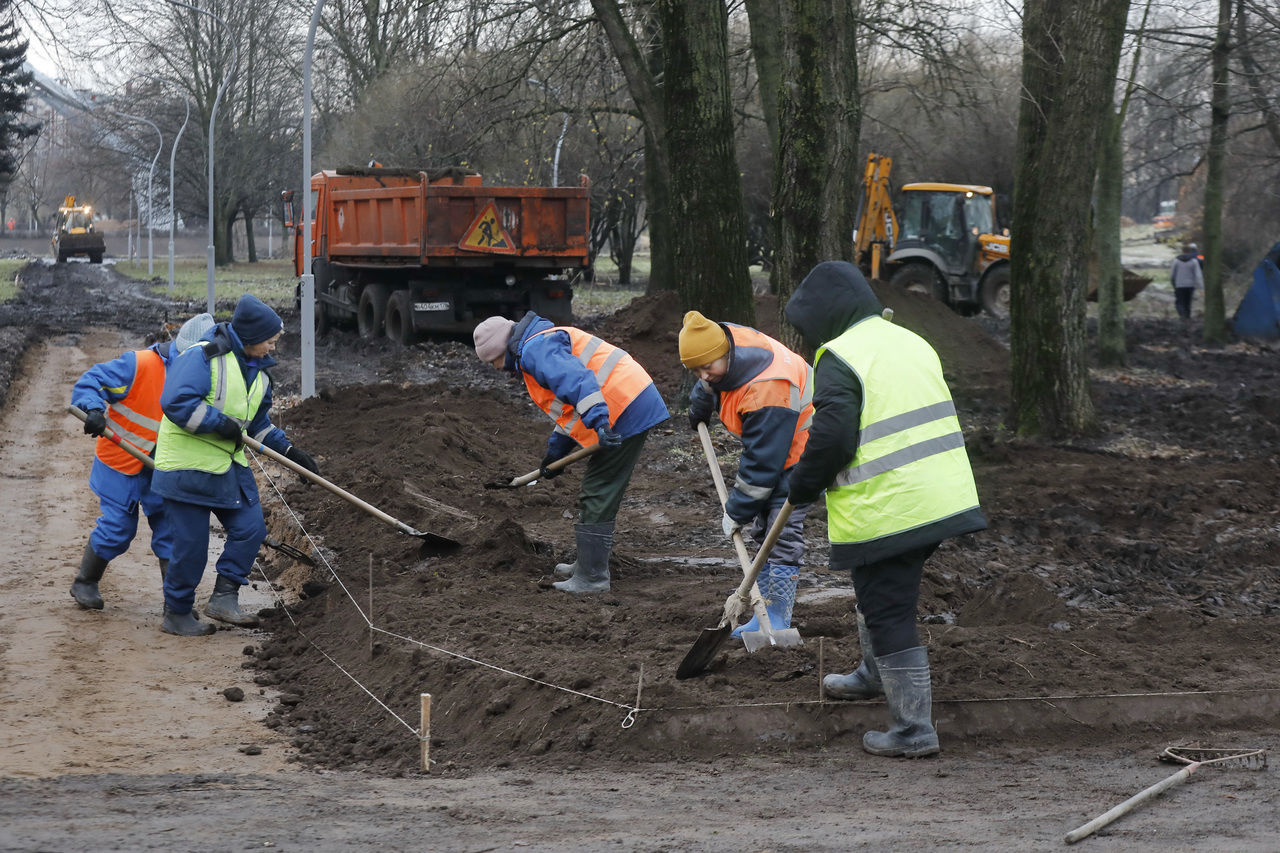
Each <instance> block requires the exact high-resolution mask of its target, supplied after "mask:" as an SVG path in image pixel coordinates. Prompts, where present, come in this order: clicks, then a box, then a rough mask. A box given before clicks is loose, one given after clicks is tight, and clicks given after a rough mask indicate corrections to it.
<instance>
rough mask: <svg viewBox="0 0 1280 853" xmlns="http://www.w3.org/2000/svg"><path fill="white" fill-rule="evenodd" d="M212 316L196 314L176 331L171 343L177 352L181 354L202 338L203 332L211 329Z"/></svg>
mask: <svg viewBox="0 0 1280 853" xmlns="http://www.w3.org/2000/svg"><path fill="white" fill-rule="evenodd" d="M213 325H214V323H213V315H211V314H197V315H196V316H194V317H192V318H191V319H190V320H188V321H187V322H185V323H183V324H182V328H181V329H179V330H178V334H177V335H176V336H175V337H174V339H173V342H174V344H176V345H177V347H178V352H179V353H183V352H186V351H187V350H188V349H190V348H191V346H192V345H193V344H196V343H198V342H199V341H200V339H201V338H203V337H204V335H205V332H207V331H209V330H210V329H212V328H213Z"/></svg>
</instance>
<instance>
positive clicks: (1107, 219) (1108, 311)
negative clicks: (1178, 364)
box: [1093, 110, 1127, 367]
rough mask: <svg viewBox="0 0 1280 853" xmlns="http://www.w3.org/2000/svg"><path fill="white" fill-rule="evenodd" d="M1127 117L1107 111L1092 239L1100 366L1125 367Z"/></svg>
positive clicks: (1099, 160)
mask: <svg viewBox="0 0 1280 853" xmlns="http://www.w3.org/2000/svg"><path fill="white" fill-rule="evenodd" d="M1123 126H1124V116H1123V114H1122V113H1119V112H1116V111H1114V110H1108V111H1107V116H1106V118H1105V119H1104V123H1103V128H1102V146H1101V151H1100V152H1099V153H1100V155H1101V156H1099V157H1098V182H1097V187H1098V189H1097V193H1096V197H1097V207H1096V212H1097V220H1096V221H1095V223H1094V225H1095V227H1094V230H1093V236H1094V240H1095V241H1096V246H1095V247H1096V249H1097V252H1098V363H1099V364H1101V365H1103V366H1104V367H1120V366H1123V365H1124V363H1125V357H1126V349H1127V348H1126V346H1125V340H1124V268H1123V267H1122V266H1121V264H1120V207H1121V195H1122V191H1123V189H1124V146H1123V144H1122V140H1121V130H1122V128H1123Z"/></svg>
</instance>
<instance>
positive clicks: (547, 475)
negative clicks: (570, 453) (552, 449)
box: [538, 453, 564, 480]
mask: <svg viewBox="0 0 1280 853" xmlns="http://www.w3.org/2000/svg"><path fill="white" fill-rule="evenodd" d="M562 458H563V457H560V456H556V455H555V454H554V453H548V454H547V455H546V456H544V457H542V464H541V465H539V466H538V477H539V478H540V479H543V480H554V479H555V478H556V477H559V476H560V475H561V474H563V473H564V468H555V469H551V468H548V467H547V466H548V465H550V464H551V463H552V462H558V461H559V460H560V459H562Z"/></svg>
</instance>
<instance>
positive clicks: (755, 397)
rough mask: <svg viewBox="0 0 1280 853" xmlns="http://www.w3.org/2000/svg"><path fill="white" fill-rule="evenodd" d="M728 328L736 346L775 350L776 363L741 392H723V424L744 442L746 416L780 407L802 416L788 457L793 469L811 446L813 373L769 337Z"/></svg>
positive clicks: (721, 410)
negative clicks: (809, 444) (746, 413)
mask: <svg viewBox="0 0 1280 853" xmlns="http://www.w3.org/2000/svg"><path fill="white" fill-rule="evenodd" d="M725 325H726V328H728V330H729V334H731V335H733V343H734V346H737V347H757V348H759V349H767V350H771V351H772V352H773V361H772V362H770V364H769V366H768V367H766V368H765V369H764V370H762V371H760V373H759V374H758V375H757V376H754V377H752V378H751V379H750V380H748V381H746V382H744V383H743V384H742V385H740V386H738V387H737V388H734V389H733V390H731V391H722V392H720V422H721V423H722V424H724V428H725V429H727V430H729V432H731V433H733V434H734V435H736V436H738V437H739V438H741V437H742V413H743V412H754V411H757V410H759V409H763V408H767V407H769V406H778V407H780V408H784V409H790V410H791V411H793V412H796V413H798V415H799V417H798V418H797V419H796V431H795V434H794V435H793V436H792V437H791V450H790V452H788V453H787V465H786V467H788V468H790V467H791V466H792V465H794V464H796V462H798V461H799V460H800V454H801V453H804V446H805V445H806V444H808V442H809V425H810V424H811V423H813V369H812V368H811V367H809V365H808V364H807V363H806V362H805V360H804V359H803V358H801V357H800V356H798V355H797V354H795V353H794V352H792V351H791V350H789V349H787V348H786V347H785V346H783V345H782V344H780V343H779V342H777V341H775V340H774V339H773V338H771V337H769V336H768V335H766V334H763V333H762V332H757V331H756V330H755V329H749V328H747V327H746V326H735V325H733V324H732V323H727V324H725Z"/></svg>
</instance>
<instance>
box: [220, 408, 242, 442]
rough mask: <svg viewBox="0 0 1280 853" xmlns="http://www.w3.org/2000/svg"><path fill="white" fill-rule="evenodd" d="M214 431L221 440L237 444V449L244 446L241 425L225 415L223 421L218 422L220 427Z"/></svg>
mask: <svg viewBox="0 0 1280 853" xmlns="http://www.w3.org/2000/svg"><path fill="white" fill-rule="evenodd" d="M213 431H214V432H215V433H216V434H217V435H218V436H219V437H220V438H225V439H226V440H227V441H234V442H235V443H236V447H239V446H240V445H241V444H244V431H243V430H242V429H240V424H238V423H236V422H235V420H234V419H232V418H228V417H226V416H225V415H224V416H223V418H222V420H220V421H218V425H217V426H216V427H214V428H213Z"/></svg>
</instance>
